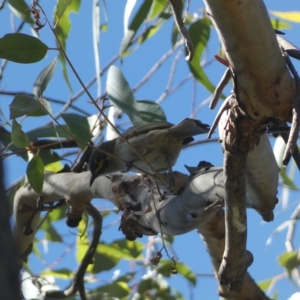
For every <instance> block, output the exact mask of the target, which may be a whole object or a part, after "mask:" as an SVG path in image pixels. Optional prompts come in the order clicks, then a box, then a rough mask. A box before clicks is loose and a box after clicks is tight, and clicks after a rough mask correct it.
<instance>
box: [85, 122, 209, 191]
mask: <svg viewBox="0 0 300 300" xmlns="http://www.w3.org/2000/svg"><path fill="white" fill-rule="evenodd" d="M208 131H209V125H207V124H203V123H202V122H201V121H199V120H196V119H190V118H186V119H184V120H183V121H181V122H180V123H178V124H177V125H174V124H172V123H169V122H164V121H162V122H152V123H147V124H140V125H135V126H132V127H130V128H129V129H128V130H126V131H125V132H124V133H123V134H122V135H123V137H124V138H125V139H126V140H127V141H128V143H130V144H131V146H132V147H133V148H134V149H135V150H136V151H137V152H138V153H139V154H140V155H141V156H142V157H143V158H144V159H145V160H146V161H147V162H148V163H149V164H150V165H151V166H152V168H153V169H154V170H155V171H156V172H164V171H167V170H171V168H172V167H173V166H174V164H175V163H176V161H177V158H178V156H179V154H180V151H181V149H182V148H183V147H184V146H185V145H187V144H189V143H190V142H192V141H193V140H194V138H193V136H194V135H199V134H204V133H208ZM98 149H99V150H102V151H103V152H102V151H99V150H98ZM105 152H106V153H105ZM107 153H108V154H109V153H111V154H112V155H113V156H110V155H108V154H107ZM118 157H119V158H121V159H117V158H118ZM131 167H132V169H133V170H137V169H135V167H137V168H138V169H141V170H143V171H144V172H148V173H151V174H153V173H155V171H153V169H151V168H150V167H149V166H148V164H147V163H145V162H144V161H143V160H142V159H140V158H139V157H138V155H137V154H136V153H135V152H134V151H133V150H132V149H131V148H130V147H129V146H128V144H127V143H126V142H125V141H124V140H123V139H122V138H121V137H117V138H115V139H112V140H109V141H105V142H103V143H102V144H101V145H100V146H98V147H97V148H95V149H94V151H93V152H92V154H91V157H90V161H89V169H90V172H91V178H90V186H92V184H93V182H94V180H95V178H97V177H98V176H101V175H108V174H111V173H115V172H118V171H128V170H129V169H130V168H131ZM138 171H140V170H138Z"/></svg>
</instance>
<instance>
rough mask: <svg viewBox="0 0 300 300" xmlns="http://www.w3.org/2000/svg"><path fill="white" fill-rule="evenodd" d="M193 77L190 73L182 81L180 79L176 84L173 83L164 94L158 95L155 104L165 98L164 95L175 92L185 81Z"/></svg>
mask: <svg viewBox="0 0 300 300" xmlns="http://www.w3.org/2000/svg"><path fill="white" fill-rule="evenodd" d="M193 77H194V76H193V74H192V73H190V74H189V75H188V76H186V77H185V78H184V79H183V80H182V81H180V82H179V83H178V84H177V85H175V86H174V87H173V88H172V89H170V90H169V91H168V92H166V94H165V93H164V94H163V95H162V96H160V97H159V98H158V99H157V100H156V101H155V102H156V103H157V104H160V103H161V102H162V101H163V100H164V99H165V98H166V96H169V95H171V94H173V93H175V92H176V91H177V90H178V89H180V88H181V87H182V86H183V85H184V84H185V83H187V82H188V81H189V80H191V79H192V78H193Z"/></svg>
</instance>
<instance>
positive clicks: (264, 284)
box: [258, 278, 274, 292]
mask: <svg viewBox="0 0 300 300" xmlns="http://www.w3.org/2000/svg"><path fill="white" fill-rule="evenodd" d="M273 280H274V278H271V279H267V280H263V281H260V282H258V286H259V288H260V289H261V290H262V291H264V292H266V291H267V290H268V289H269V287H270V285H271V284H272V282H273Z"/></svg>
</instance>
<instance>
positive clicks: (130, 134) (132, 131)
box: [123, 122, 174, 139]
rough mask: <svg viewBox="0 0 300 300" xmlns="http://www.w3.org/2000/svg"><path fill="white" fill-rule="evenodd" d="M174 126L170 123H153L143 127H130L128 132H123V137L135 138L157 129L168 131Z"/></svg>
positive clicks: (142, 125)
mask: <svg viewBox="0 0 300 300" xmlns="http://www.w3.org/2000/svg"><path fill="white" fill-rule="evenodd" d="M172 126H174V125H173V124H172V123H169V122H152V123H147V124H141V125H136V126H133V127H130V128H129V129H127V130H126V131H124V132H123V136H124V137H125V138H126V139H130V138H132V137H134V136H137V135H140V134H143V133H146V132H148V131H151V130H155V129H167V128H170V127H172Z"/></svg>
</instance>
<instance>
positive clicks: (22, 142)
mask: <svg viewBox="0 0 300 300" xmlns="http://www.w3.org/2000/svg"><path fill="white" fill-rule="evenodd" d="M11 140H12V142H13V143H14V145H15V146H16V147H18V148H26V147H28V146H29V138H28V136H27V135H26V134H25V133H24V131H23V130H22V126H21V125H20V124H19V123H18V122H17V121H16V120H15V119H14V120H13V123H12V132H11Z"/></svg>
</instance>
